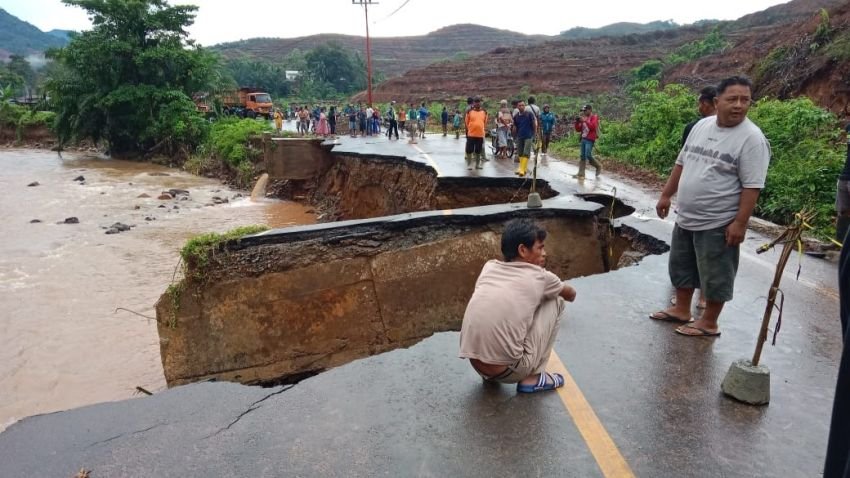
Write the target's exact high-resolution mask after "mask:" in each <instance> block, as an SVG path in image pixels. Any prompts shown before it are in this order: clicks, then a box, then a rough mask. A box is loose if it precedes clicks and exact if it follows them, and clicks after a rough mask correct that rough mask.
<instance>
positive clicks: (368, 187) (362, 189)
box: [310, 156, 437, 219]
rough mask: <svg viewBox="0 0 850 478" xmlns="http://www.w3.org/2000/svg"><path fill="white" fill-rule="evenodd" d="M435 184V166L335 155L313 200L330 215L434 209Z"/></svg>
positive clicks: (360, 216)
mask: <svg viewBox="0 0 850 478" xmlns="http://www.w3.org/2000/svg"><path fill="white" fill-rule="evenodd" d="M436 187H437V175H436V173H435V172H434V170H433V169H431V168H429V167H427V166H422V165H420V164H419V163H414V162H409V161H406V160H405V159H395V160H394V159H391V158H390V159H385V158H381V159H374V158H355V157H350V156H335V158H334V163H333V164H332V165H331V167H330V169H328V170H327V171H326V172H325V173H324V174H323V175H322V176H321V177H320V178H319V179H318V181H317V184H316V189H315V191H314V192H313V194H312V195H311V196H310V202H311V203H313V204H317V205H321V206H322V208H323V209H324V211H323V212H325V213H327V215H328V217H329V218H330V217H333V218H335V219H365V218H370V217H378V216H389V215H393V214H400V213H403V212H414V211H427V210H429V209H432V207H431V202H432V198H433V196H434V190H435V189H436Z"/></svg>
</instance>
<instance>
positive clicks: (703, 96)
mask: <svg viewBox="0 0 850 478" xmlns="http://www.w3.org/2000/svg"><path fill="white" fill-rule="evenodd" d="M716 97H717V88H715V87H713V86H706V87H705V88H703V89H702V90H700V92H699V99H698V100H697V108H698V109H699V118H698V119H695V120H693V121H691V122H690V123H688V124H687V125H685V131H684V132H683V133H682V147H683V148H684V147H685V143H686V142H687V141H688V136H690V134H691V130H692V129H693V127H694V125H696V124H697V123H699V122H700V120H702V119H703V118H708V117H709V116H714V115H715V114H716V113H717V109H716V108H715V107H714V98H716ZM670 304H672V305H676V296H673V298H672V299H670ZM697 309H705V295H703V293H702V290H700V294H699V302H697Z"/></svg>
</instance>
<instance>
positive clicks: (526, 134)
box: [514, 101, 537, 177]
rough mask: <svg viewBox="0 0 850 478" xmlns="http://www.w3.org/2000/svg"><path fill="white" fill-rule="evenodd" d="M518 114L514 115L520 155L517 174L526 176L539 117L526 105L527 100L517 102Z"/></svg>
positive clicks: (517, 147)
mask: <svg viewBox="0 0 850 478" xmlns="http://www.w3.org/2000/svg"><path fill="white" fill-rule="evenodd" d="M517 111H518V113H517V115H516V117H514V132H515V134H516V150H517V154H518V155H519V168H517V170H516V174H517V175H518V176H519V177H524V176H525V173H526V170H527V169H528V157H529V156H530V155H531V146H532V143H533V142H534V137H535V136H536V135H537V117H536V116H534V113H532V112H531V110H530V109H528V108H526V107H525V102H523V101H520V102H518V103H517Z"/></svg>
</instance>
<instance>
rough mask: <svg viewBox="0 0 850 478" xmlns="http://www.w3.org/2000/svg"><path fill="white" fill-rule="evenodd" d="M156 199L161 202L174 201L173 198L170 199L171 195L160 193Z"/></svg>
mask: <svg viewBox="0 0 850 478" xmlns="http://www.w3.org/2000/svg"><path fill="white" fill-rule="evenodd" d="M157 199H161V200H163V201H168V200H169V199H174V197H172V196H171V194H168V193H162V194H160V195H159V197H158V198H157Z"/></svg>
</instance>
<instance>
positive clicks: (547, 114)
mask: <svg viewBox="0 0 850 478" xmlns="http://www.w3.org/2000/svg"><path fill="white" fill-rule="evenodd" d="M540 127H541V128H543V154H546V151H548V150H549V140H551V139H552V130H553V129H554V128H555V113H552V112H551V111H549V105H543V113H541V114H540Z"/></svg>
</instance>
